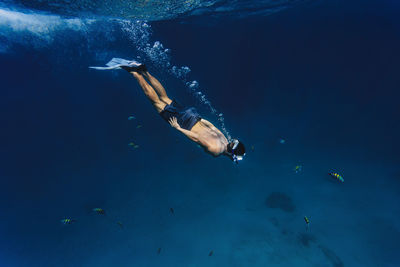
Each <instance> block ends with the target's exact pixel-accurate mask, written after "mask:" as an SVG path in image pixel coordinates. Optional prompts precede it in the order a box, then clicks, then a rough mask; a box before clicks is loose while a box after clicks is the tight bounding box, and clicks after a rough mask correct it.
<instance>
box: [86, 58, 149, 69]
mask: <svg viewBox="0 0 400 267" xmlns="http://www.w3.org/2000/svg"><path fill="white" fill-rule="evenodd" d="M106 66H107V67H89V68H90V69H95V70H117V69H124V70H126V71H129V72H130V71H143V70H146V67H145V65H144V64H142V63H140V62H137V61H135V60H126V59H123V58H113V59H111V60H110V61H109V62H108V63H107V64H106Z"/></svg>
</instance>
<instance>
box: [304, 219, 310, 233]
mask: <svg viewBox="0 0 400 267" xmlns="http://www.w3.org/2000/svg"><path fill="white" fill-rule="evenodd" d="M304 221H305V222H306V227H307V230H308V229H309V228H310V219H308V217H307V216H304Z"/></svg>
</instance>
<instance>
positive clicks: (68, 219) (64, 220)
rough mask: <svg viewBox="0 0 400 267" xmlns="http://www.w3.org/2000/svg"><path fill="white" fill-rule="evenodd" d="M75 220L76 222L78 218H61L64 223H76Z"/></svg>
mask: <svg viewBox="0 0 400 267" xmlns="http://www.w3.org/2000/svg"><path fill="white" fill-rule="evenodd" d="M74 222H76V220H74V219H70V218H65V219H62V220H61V223H62V224H72V223H74Z"/></svg>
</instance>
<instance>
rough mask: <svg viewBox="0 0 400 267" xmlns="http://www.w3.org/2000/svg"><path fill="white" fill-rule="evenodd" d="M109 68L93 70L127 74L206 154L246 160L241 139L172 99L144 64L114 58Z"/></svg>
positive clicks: (177, 127) (191, 108)
mask: <svg viewBox="0 0 400 267" xmlns="http://www.w3.org/2000/svg"><path fill="white" fill-rule="evenodd" d="M107 66H108V67H91V68H94V69H100V70H104V69H124V70H126V71H128V72H129V73H130V74H132V75H133V77H135V79H136V80H137V81H138V83H139V85H140V87H141V88H142V90H143V92H144V94H145V95H146V96H147V98H148V99H149V100H150V102H151V104H152V105H153V106H154V108H155V109H156V110H157V112H158V114H160V116H161V117H162V118H163V119H164V120H165V121H167V122H168V123H169V124H170V125H171V126H172V127H174V128H175V129H176V130H178V131H180V132H181V133H183V134H184V135H186V136H187V137H188V138H189V139H190V140H192V141H193V142H195V143H197V144H199V145H200V146H201V147H202V148H203V149H204V151H205V152H207V153H208V154H211V155H212V156H214V157H218V156H220V155H224V156H228V157H229V158H230V159H231V160H232V161H233V162H235V163H238V162H239V161H240V160H242V159H243V157H244V155H245V152H246V151H245V147H244V145H243V143H241V142H240V141H239V140H238V139H232V140H231V141H228V139H227V138H226V137H225V136H224V134H223V133H222V132H221V131H220V130H218V129H217V128H216V127H215V126H214V125H213V124H212V123H211V122H209V121H207V120H205V119H203V118H202V117H201V116H200V115H199V113H198V112H197V110H196V109H195V108H194V107H184V106H183V105H181V104H180V103H179V102H178V101H177V100H175V99H173V100H171V99H170V98H169V97H168V95H167V93H166V91H165V88H164V87H163V86H162V84H161V83H160V82H159V81H158V80H157V79H156V78H154V77H153V76H152V75H151V74H150V73H149V72H148V70H147V68H146V66H145V65H144V64H142V63H139V62H137V61H134V60H125V59H120V58H113V59H112V60H111V61H110V62H108V63H107ZM146 80H147V81H146ZM149 83H150V84H149Z"/></svg>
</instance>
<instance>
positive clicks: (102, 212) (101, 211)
mask: <svg viewBox="0 0 400 267" xmlns="http://www.w3.org/2000/svg"><path fill="white" fill-rule="evenodd" d="M93 211H94V212H96V213H97V214H101V215H105V214H106V212H105V211H104V210H103V209H102V208H94V209H93Z"/></svg>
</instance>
